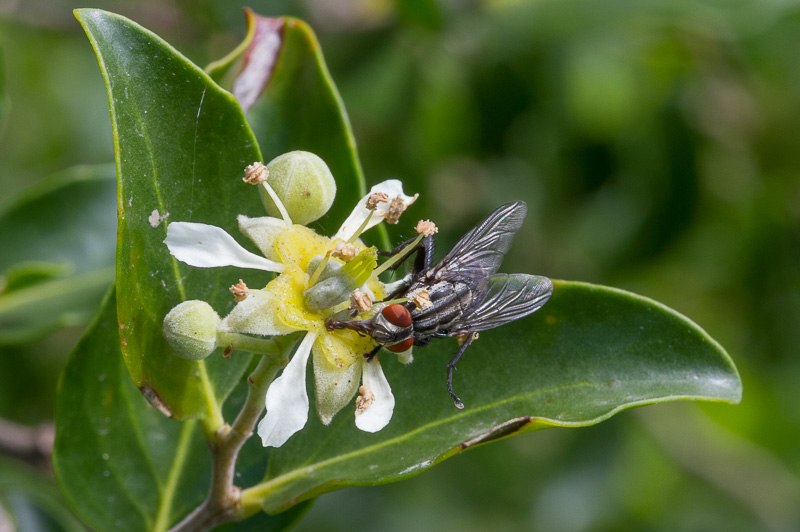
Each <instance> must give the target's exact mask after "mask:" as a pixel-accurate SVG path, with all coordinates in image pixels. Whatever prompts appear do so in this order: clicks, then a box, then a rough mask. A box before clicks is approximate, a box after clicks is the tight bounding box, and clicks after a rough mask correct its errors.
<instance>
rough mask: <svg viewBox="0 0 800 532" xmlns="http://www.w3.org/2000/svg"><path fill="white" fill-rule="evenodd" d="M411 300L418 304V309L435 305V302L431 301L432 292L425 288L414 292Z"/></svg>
mask: <svg viewBox="0 0 800 532" xmlns="http://www.w3.org/2000/svg"><path fill="white" fill-rule="evenodd" d="M411 301H413V302H414V304H415V305H416V306H417V310H422V309H424V308H427V307H430V306H431V305H433V303H431V293H430V292H428V291H427V290H425V289H423V290H420V291H419V292H417V293H416V294H414V297H413V298H412V299H411Z"/></svg>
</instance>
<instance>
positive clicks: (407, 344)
mask: <svg viewBox="0 0 800 532" xmlns="http://www.w3.org/2000/svg"><path fill="white" fill-rule="evenodd" d="M403 308H405V307H403ZM412 345H414V339H413V338H409V339H407V340H403V341H402V342H400V343H399V344H394V345H387V346H385V347H386V349H388V350H389V351H391V352H392V353H402V352H403V351H408V350H409V349H411V346H412Z"/></svg>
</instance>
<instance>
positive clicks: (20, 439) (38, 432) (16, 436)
mask: <svg viewBox="0 0 800 532" xmlns="http://www.w3.org/2000/svg"><path fill="white" fill-rule="evenodd" d="M54 438H55V426H54V425H53V423H52V422H47V423H42V424H41V425H38V426H36V427H26V426H24V425H19V424H17V423H12V422H10V421H6V420H4V419H0V454H3V455H6V456H11V457H13V458H16V459H18V460H22V461H24V462H27V463H29V464H32V465H34V466H36V467H37V468H39V469H43V470H50V469H51V466H52V463H51V461H50V457H51V455H52V454H53V440H54Z"/></svg>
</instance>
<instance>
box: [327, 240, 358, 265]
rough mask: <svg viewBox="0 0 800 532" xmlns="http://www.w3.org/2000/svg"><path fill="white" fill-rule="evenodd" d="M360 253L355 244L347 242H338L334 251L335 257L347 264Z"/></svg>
mask: <svg viewBox="0 0 800 532" xmlns="http://www.w3.org/2000/svg"><path fill="white" fill-rule="evenodd" d="M357 253H358V250H356V247H355V246H354V245H353V244H348V243H347V242H336V247H335V248H334V249H333V256H334V257H338V258H340V259H342V260H343V261H345V262H350V261H351V260H353V259H354V258H355V256H356V254H357Z"/></svg>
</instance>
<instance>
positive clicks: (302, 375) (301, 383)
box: [258, 333, 317, 447]
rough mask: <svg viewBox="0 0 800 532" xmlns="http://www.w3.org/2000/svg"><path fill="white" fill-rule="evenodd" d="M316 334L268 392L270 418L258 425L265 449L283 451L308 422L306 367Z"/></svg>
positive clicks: (267, 417) (304, 342) (309, 336)
mask: <svg viewBox="0 0 800 532" xmlns="http://www.w3.org/2000/svg"><path fill="white" fill-rule="evenodd" d="M316 339H317V333H308V334H307V335H306V337H305V338H303V341H302V342H300V346H299V347H298V348H297V351H296V352H295V354H294V356H293V357H292V360H290V361H289V364H288V365H287V366H286V367H285V368H284V370H283V373H281V376H280V377H278V378H277V379H275V380H274V381H273V382H272V384H271V385H270V387H269V390H267V401H266V407H267V415H265V416H264V419H262V420H261V422H260V423H259V424H258V435H259V436H261V443H262V444H263V445H264V447H270V446H271V447H280V446H281V445H283V444H284V443H286V440H288V439H289V438H290V437H291V436H292V434H294V433H295V432H297V431H298V430H300V429H302V428H303V427H304V426H305V425H306V421H308V392H307V391H306V366H307V365H308V355H309V354H310V353H311V346H312V345H314V340H316Z"/></svg>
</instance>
